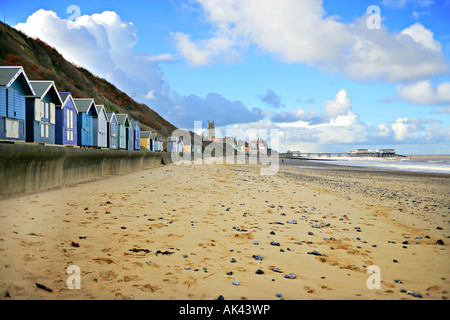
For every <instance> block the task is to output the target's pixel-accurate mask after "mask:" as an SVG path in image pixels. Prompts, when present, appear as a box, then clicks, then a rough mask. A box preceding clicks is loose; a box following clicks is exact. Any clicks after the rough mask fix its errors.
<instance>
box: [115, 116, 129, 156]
mask: <svg viewBox="0 0 450 320" xmlns="http://www.w3.org/2000/svg"><path fill="white" fill-rule="evenodd" d="M116 119H117V136H118V142H117V145H118V148H119V149H122V150H126V149H127V128H128V127H129V126H130V122H129V120H128V115H126V114H116Z"/></svg>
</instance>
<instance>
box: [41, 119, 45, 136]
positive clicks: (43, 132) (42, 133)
mask: <svg viewBox="0 0 450 320" xmlns="http://www.w3.org/2000/svg"><path fill="white" fill-rule="evenodd" d="M44 127H45V126H44V123H43V122H41V138H44V134H45V129H44Z"/></svg>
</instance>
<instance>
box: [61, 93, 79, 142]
mask: <svg viewBox="0 0 450 320" xmlns="http://www.w3.org/2000/svg"><path fill="white" fill-rule="evenodd" d="M59 96H60V97H61V100H62V105H57V106H56V127H55V143H56V144H61V145H73V146H76V145H77V144H78V139H77V136H78V134H77V133H78V132H77V123H78V121H77V120H78V110H77V107H76V105H75V102H74V101H73V98H72V94H71V93H70V92H60V93H59Z"/></svg>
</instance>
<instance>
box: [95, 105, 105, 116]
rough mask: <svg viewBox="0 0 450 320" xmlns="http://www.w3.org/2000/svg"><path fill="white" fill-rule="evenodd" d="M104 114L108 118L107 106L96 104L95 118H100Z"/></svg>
mask: <svg viewBox="0 0 450 320" xmlns="http://www.w3.org/2000/svg"><path fill="white" fill-rule="evenodd" d="M102 112H103V113H104V114H105V117H106V110H105V106H104V105H101V104H96V105H95V107H94V117H98V116H99V115H100V113H102Z"/></svg>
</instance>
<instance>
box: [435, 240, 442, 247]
mask: <svg viewBox="0 0 450 320" xmlns="http://www.w3.org/2000/svg"><path fill="white" fill-rule="evenodd" d="M436 243H437V244H440V245H441V246H443V245H444V241H443V240H442V239H439V240H436Z"/></svg>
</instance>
